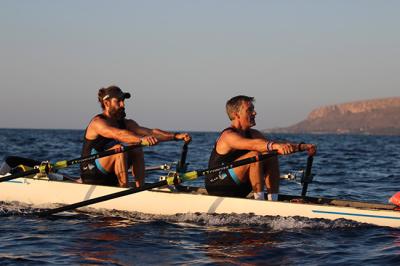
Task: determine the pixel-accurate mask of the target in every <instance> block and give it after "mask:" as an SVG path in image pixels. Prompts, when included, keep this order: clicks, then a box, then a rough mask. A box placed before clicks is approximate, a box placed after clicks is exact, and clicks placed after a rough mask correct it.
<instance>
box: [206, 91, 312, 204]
mask: <svg viewBox="0 0 400 266" xmlns="http://www.w3.org/2000/svg"><path fill="white" fill-rule="evenodd" d="M253 102H254V98H253V97H248V96H244V95H239V96H236V97H233V98H232V99H230V100H229V101H228V102H227V103H226V112H227V114H228V117H229V119H230V120H231V126H230V127H228V128H226V129H224V130H223V131H222V132H221V133H220V136H219V138H218V139H217V141H216V142H215V145H214V148H213V151H212V153H211V156H210V160H209V165H208V166H209V167H210V168H212V167H218V166H221V165H224V164H225V165H227V164H229V163H231V162H233V161H236V160H242V159H245V158H248V157H253V156H257V155H259V154H260V153H266V152H271V151H273V150H276V151H277V153H278V154H290V153H293V152H298V151H308V153H309V155H314V154H315V153H316V146H315V145H314V144H305V143H288V142H283V143H282V142H281V143H278V142H276V141H271V140H268V139H267V138H266V137H265V136H264V135H263V134H262V133H261V132H260V131H258V130H256V129H252V127H253V126H255V125H256V122H255V117H256V114H257V113H256V111H255V110H254V105H253ZM279 180H280V173H279V163H278V157H277V156H274V157H271V158H269V159H267V160H265V161H262V162H255V163H252V164H247V165H243V166H240V167H236V168H234V169H230V170H228V171H223V172H220V173H213V174H210V175H207V176H206V179H205V186H206V189H207V191H208V193H209V194H211V195H216V196H230V197H246V196H247V195H248V194H249V193H250V192H251V191H253V192H254V198H255V199H260V200H264V184H265V186H266V187H267V192H268V199H269V200H277V199H278V192H279Z"/></svg>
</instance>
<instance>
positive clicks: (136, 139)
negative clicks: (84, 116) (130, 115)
mask: <svg viewBox="0 0 400 266" xmlns="http://www.w3.org/2000/svg"><path fill="white" fill-rule="evenodd" d="M96 135H100V136H103V137H105V138H110V139H115V140H118V141H120V142H123V143H129V144H139V143H141V137H140V136H138V135H137V134H135V133H134V132H131V131H130V130H127V129H120V128H116V127H113V126H110V125H109V124H108V123H107V122H106V121H105V120H104V119H100V118H95V119H94V120H93V121H92V122H91V124H90V127H89V130H88V133H87V137H88V138H89V139H94V138H95V137H96Z"/></svg>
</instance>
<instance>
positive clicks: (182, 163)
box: [176, 142, 189, 173]
mask: <svg viewBox="0 0 400 266" xmlns="http://www.w3.org/2000/svg"><path fill="white" fill-rule="evenodd" d="M188 145H189V143H187V142H185V143H184V144H183V146H182V152H181V159H180V160H179V163H178V165H177V167H176V170H177V172H178V173H182V172H185V171H186V157H187V153H188Z"/></svg>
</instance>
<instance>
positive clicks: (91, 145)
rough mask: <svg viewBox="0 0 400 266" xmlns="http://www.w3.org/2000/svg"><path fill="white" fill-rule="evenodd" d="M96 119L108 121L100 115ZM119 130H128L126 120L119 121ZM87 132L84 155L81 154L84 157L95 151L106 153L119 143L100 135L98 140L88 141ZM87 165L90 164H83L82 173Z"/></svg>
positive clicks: (84, 141) (84, 140)
mask: <svg viewBox="0 0 400 266" xmlns="http://www.w3.org/2000/svg"><path fill="white" fill-rule="evenodd" d="M96 117H100V118H102V119H106V117H105V115H103V114H98V115H96V116H95V117H94V118H96ZM94 118H93V119H94ZM93 119H92V120H93ZM118 128H120V129H126V125H125V120H124V119H122V120H120V121H118ZM86 132H87V128H86V130H85V134H84V135H83V147H82V154H81V156H82V157H86V156H89V155H91V154H92V152H93V150H94V151H95V152H102V151H105V150H107V149H109V148H111V147H112V146H114V145H115V144H117V143H118V142H117V141H116V140H115V139H110V138H105V137H103V136H100V135H99V136H97V138H95V139H92V140H91V139H87V138H86ZM87 165H88V162H84V163H82V164H81V171H84V170H86V166H87Z"/></svg>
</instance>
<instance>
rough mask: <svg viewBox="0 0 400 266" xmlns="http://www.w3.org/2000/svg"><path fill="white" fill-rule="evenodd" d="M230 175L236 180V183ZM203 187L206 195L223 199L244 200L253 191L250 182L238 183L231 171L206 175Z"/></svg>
mask: <svg viewBox="0 0 400 266" xmlns="http://www.w3.org/2000/svg"><path fill="white" fill-rule="evenodd" d="M232 175H234V177H235V179H236V180H237V181H236V182H235V180H234V178H232ZM205 186H206V190H207V192H208V194H210V195H214V196H224V197H240V198H245V197H246V196H247V195H249V193H250V192H251V191H252V190H253V189H252V187H251V184H250V182H246V183H240V182H239V180H238V179H237V177H236V174H235V173H234V172H233V170H232V169H231V170H227V171H222V172H220V173H219V174H213V175H208V176H207V177H206V180H205Z"/></svg>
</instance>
